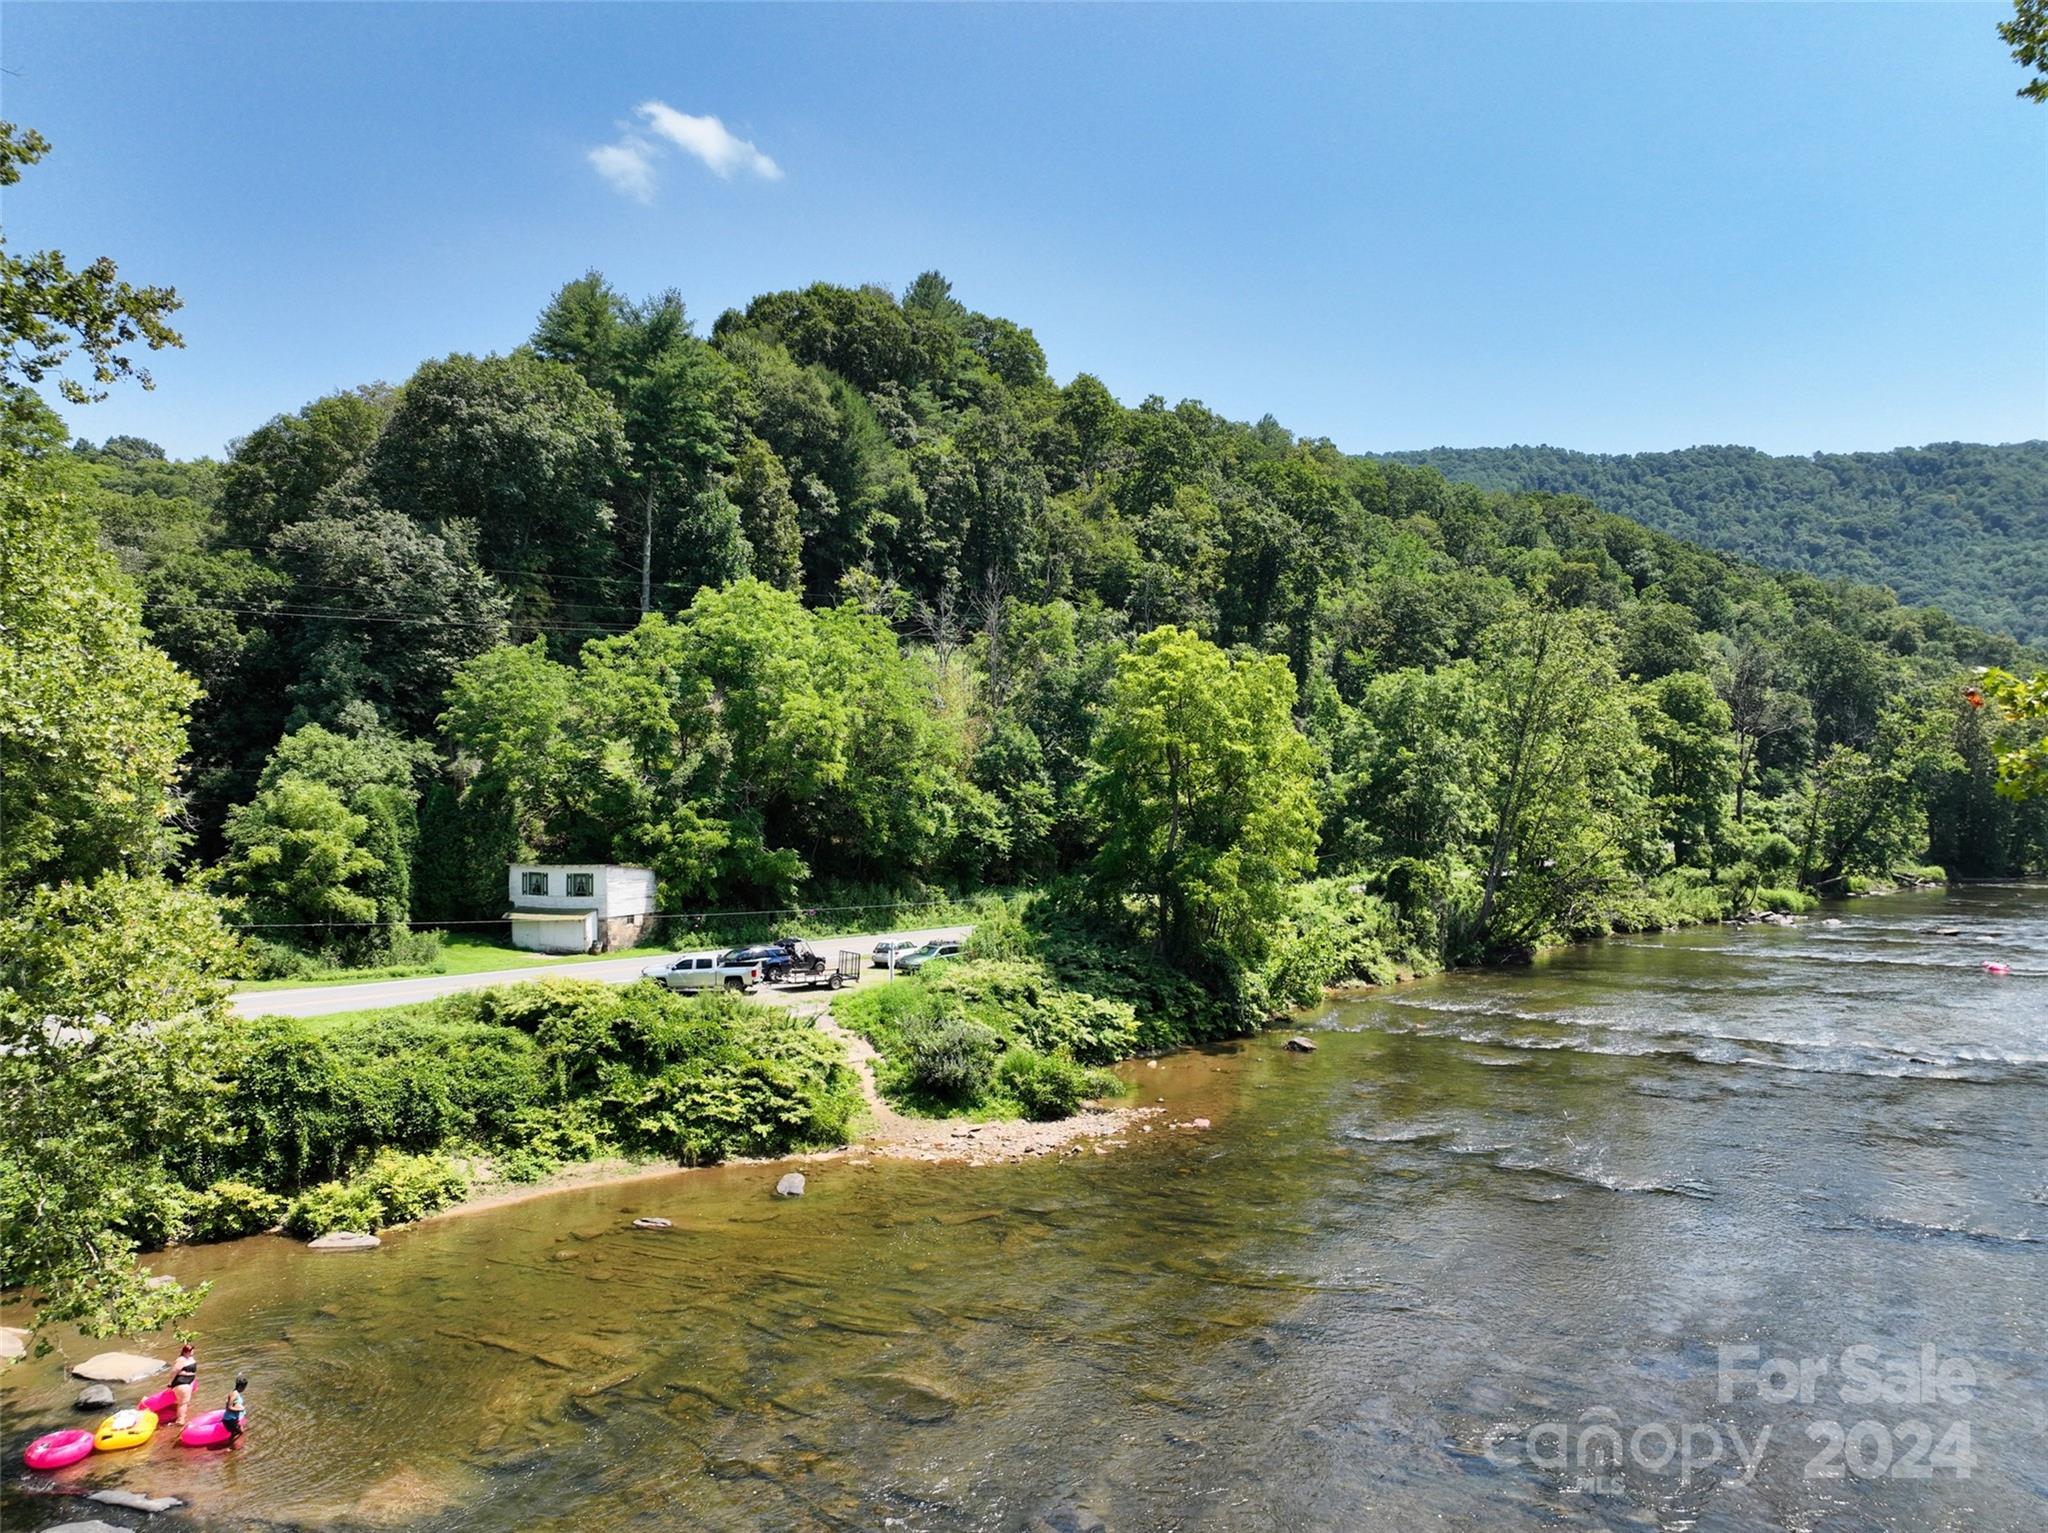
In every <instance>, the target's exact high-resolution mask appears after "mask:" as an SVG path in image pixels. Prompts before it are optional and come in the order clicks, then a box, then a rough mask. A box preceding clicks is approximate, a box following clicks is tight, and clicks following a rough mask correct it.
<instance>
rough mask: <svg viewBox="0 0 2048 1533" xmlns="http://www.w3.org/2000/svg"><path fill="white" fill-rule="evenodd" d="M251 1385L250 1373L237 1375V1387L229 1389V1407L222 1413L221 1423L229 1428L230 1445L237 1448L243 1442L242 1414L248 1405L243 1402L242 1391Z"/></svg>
mask: <svg viewBox="0 0 2048 1533" xmlns="http://www.w3.org/2000/svg"><path fill="white" fill-rule="evenodd" d="M248 1387H249V1375H248V1374H246V1373H238V1374H236V1375H235V1387H234V1388H233V1389H231V1390H230V1391H228V1403H227V1408H226V1409H224V1410H223V1411H222V1412H221V1413H220V1424H221V1425H222V1426H223V1427H225V1428H227V1434H228V1446H229V1447H230V1448H235V1447H239V1446H241V1442H242V1416H243V1413H244V1412H245V1411H247V1410H248V1406H246V1405H245V1404H243V1402H242V1391H243V1390H245V1389H247V1388H248Z"/></svg>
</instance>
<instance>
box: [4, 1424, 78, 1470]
mask: <svg viewBox="0 0 2048 1533" xmlns="http://www.w3.org/2000/svg"><path fill="white" fill-rule="evenodd" d="M91 1452H92V1433H90V1432H88V1431H86V1430H85V1429H84V1428H83V1427H75V1428H73V1429H72V1430H71V1431H69V1432H51V1433H49V1434H47V1435H46V1436H43V1437H38V1438H37V1439H36V1440H35V1441H34V1442H32V1443H30V1444H29V1445H28V1447H27V1449H25V1450H24V1451H23V1453H22V1455H21V1461H22V1462H23V1463H24V1464H26V1465H28V1467H29V1468H31V1469H62V1468H63V1467H64V1466H65V1465H66V1464H75V1463H77V1462H78V1461H79V1460H80V1459H82V1458H85V1457H87V1456H88V1455H90V1454H91Z"/></svg>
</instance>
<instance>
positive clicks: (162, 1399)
mask: <svg viewBox="0 0 2048 1533" xmlns="http://www.w3.org/2000/svg"><path fill="white" fill-rule="evenodd" d="M135 1408H136V1409H137V1410H138V1411H155V1412H156V1419H157V1420H158V1421H162V1420H163V1419H164V1418H165V1417H166V1416H169V1415H170V1414H172V1413H173V1412H174V1411H176V1410H177V1408H178V1392H177V1391H176V1390H175V1389H159V1390H158V1391H157V1392H156V1393H155V1394H153V1395H144V1396H143V1397H142V1398H141V1399H140V1400H137V1401H136V1402H135Z"/></svg>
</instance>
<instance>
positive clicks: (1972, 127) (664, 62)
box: [0, 0, 2048, 454]
mask: <svg viewBox="0 0 2048 1533" xmlns="http://www.w3.org/2000/svg"><path fill="white" fill-rule="evenodd" d="M2009 14H2010V10H2009V8H2008V7H2001V6H1996V5H1988V4H1987V5H1972V4H1952V5H1951V4H1941V5H1931V6H1919V5H1885V6H1875V7H1865V6H1859V5H1825V6H1819V7H1807V6H1795V5H1748V6H1739V7H1722V6H1718V5H1657V4H1634V5H1621V6H1607V5H1553V6H1509V5H1480V4H1470V5H1450V6H1438V5H1425V4H1413V5H1390V6H1379V7H1369V8H1356V9H1339V8H1334V7H1319V8H1306V9H1295V8H1277V7H1275V8H1247V9H1238V8H1222V7H1205V8H1200V9H1171V8H1165V7H1125V8H1103V9H1068V8H1055V7H1033V8H1028V9H1007V8H968V7H938V6H909V7H901V8H891V9H868V8H861V7H835V8H788V9H784V8H775V7H763V6H726V7H713V8H702V9H699V8H690V7H681V6H673V7H671V6H652V5H649V6H636V7H627V8H613V7H608V6H596V5H590V6H575V7H563V8H555V7H540V6H510V5H474V6H457V5H446V6H426V5H400V6H348V5H295V6H266V5H236V6H225V7H209V6H195V5H149V6H145V5H128V6H98V5H89V4H66V5H50V4H38V3H21V0H9V4H8V5H7V13H6V26H5V32H4V36H0V64H4V66H5V67H6V68H7V69H8V70H9V71H10V73H9V74H8V75H7V76H5V77H4V78H0V86H4V90H5V111H6V115H7V116H8V117H9V118H10V119H13V120H16V121H19V122H23V123H27V124H31V125H33V126H35V127H37V128H39V129H40V130H41V131H42V132H43V133H44V134H45V135H46V136H47V137H49V138H50V139H51V140H52V142H53V144H54V145H55V152H54V153H53V154H52V155H51V157H50V158H49V159H48V160H46V161H45V162H44V163H43V165H42V166H40V167H37V168H36V169H34V170H32V171H31V172H30V173H29V176H28V179H26V180H25V181H24V182H23V183H22V184H21V185H20V186H18V187H15V188H13V189H11V190H10V192H9V193H8V196H7V200H6V207H5V216H6V231H7V237H8V240H9V242H10V246H11V247H12V248H14V249H17V250H22V249H28V248H41V247H44V246H56V247H57V248H60V249H62V250H64V251H66V252H67V253H69V254H71V255H72V256H74V257H78V258H83V257H88V256H93V255H99V254H109V255H113V256H114V257H116V259H117V260H119V261H120V263H121V266H122V271H123V274H124V275H126V276H128V277H130V278H131V279H132V280H136V281H151V282H165V283H171V284H174V285H175V286H176V287H177V288H178V289H179V291H180V292H181V293H182V294H183V295H184V297H185V299H186V305H187V306H186V309H185V312H184V314H183V315H182V317H181V322H182V326H183V328H184V330H185V333H186V337H187V340H188V343H189V349H188V350H186V351H185V352H183V353H178V354H172V355H168V356H164V357H160V358H158V359H157V361H156V363H155V371H156V374H157V379H158V388H157V390H156V392H155V393H154V394H147V395H145V394H141V393H139V392H136V391H133V390H130V391H127V392H124V393H122V394H120V395H117V396H116V398H115V399H114V400H112V401H110V402H108V403H106V404H102V405H98V406H94V407H92V408H90V409H88V410H78V411H74V412H72V415H71V418H72V424H73V426H74V428H75V429H76V430H78V431H81V432H84V433H87V434H90V435H91V436H93V437H95V438H98V437H103V436H106V435H108V434H110V433H115V432H134V433H137V434H140V435H145V436H148V437H151V438H153V439H155V440H157V441H160V442H162V443H164V444H165V445H166V446H168V447H169V448H171V449H172V450H173V451H174V452H177V453H182V454H191V453H200V452H214V453H218V452H219V451H221V450H222V448H223V446H224V444H225V443H226V442H227V441H228V440H229V439H231V438H232V437H234V436H236V435H237V434H239V433H241V432H244V431H246V430H248V429H250V428H251V427H253V426H255V425H257V424H259V423H260V422H262V421H263V420H264V419H266V418H267V417H269V416H270V415H272V414H275V413H276V412H278V411H280V410H289V409H293V408H296V407H297V406H298V405H300V404H302V403H304V402H305V401H306V400H308V399H310V398H313V397H315V396H316V395H318V394H321V393H324V392H326V391H329V390H331V389H335V388H338V387H343V386H346V385H350V384H355V383H361V382H367V381H370V380H373V379H380V378H381V379H388V380H391V381H394V382H396V381H400V380H402V379H403V378H404V377H405V376H406V375H407V374H408V373H409V372H410V371H411V370H412V368H413V367H414V366H415V365H416V364H417V363H418V362H419V361H420V360H421V359H422V358H424V357H427V356H430V355H435V356H437V355H443V354H445V353H448V352H451V351H488V350H499V349H504V348H508V347H510V346H513V345H516V344H517V343H518V342H520V341H521V340H522V339H524V338H525V336H526V335H527V334H528V332H529V331H530V329H531V326H532V321H533V317H534V315H535V313H536V312H537V311H538V310H539V308H540V307H541V305H542V304H543V303H544V302H545V300H546V299H547V297H548V295H549V293H550V292H551V291H552V290H553V289H554V288H555V287H556V286H557V285H559V284H560V283H561V282H562V281H564V280H566V279H567V278H570V277H573V276H575V275H577V274H578V273H580V272H581V271H583V270H584V269H586V268H587V267H591V266H595V267H598V268H600V269H601V270H603V271H604V272H605V273H606V274H607V275H609V276H610V277H611V278H612V279H613V280H614V281H615V282H617V283H618V284H619V285H620V286H621V287H623V288H625V289H626V290H628V291H630V292H633V293H636V294H637V293H643V292H649V291H653V290H656V289H659V288H664V287H669V286H674V287H676V288H678V289H680V290H681V291H682V293H683V295H684V297H685V299H686V300H687V302H688V304H689V306H690V310H691V312H692V313H693V315H695V316H696V318H697V321H698V324H699V328H700V329H702V330H708V328H709V325H710V322H711V321H712V320H713V319H714V318H715V317H716V316H717V314H718V313H719V312H720V311H721V310H722V309H724V308H726V307H728V306H731V305H734V304H738V303H743V302H744V301H745V300H746V299H747V298H748V297H749V296H751V295H752V294H754V293H757V292H761V291H765V290H769V289H773V288H778V287H786V286H793V285H798V284H802V283H805V282H808V281H812V280H816V279H820V278H823V279H828V280H832V281H839V282H862V281H879V282H883V283H886V284H888V285H890V286H891V287H893V288H896V289H898V290H900V289H901V287H902V286H903V284H904V283H905V282H907V281H908V280H909V279H910V278H911V277H912V276H914V275H915V274H916V273H917V272H919V271H920V270H923V269H925V268H927V267H934V266H935V267H938V268H939V269H940V270H942V271H944V272H945V273H946V275H947V276H949V277H950V278H951V279H952V280H953V283H954V289H955V292H956V293H957V294H958V295H959V296H961V297H962V298H964V299H965V300H966V301H967V302H968V303H970V304H972V305H973V306H974V307H977V308H980V309H983V310H986V311H988V312H991V313H997V314H1003V315H1006V316H1008V317H1010V318H1012V319H1015V320H1017V321H1019V322H1020V323H1023V324H1027V325H1029V326H1031V327H1032V328H1033V329H1034V330H1035V331H1036V333H1037V335H1038V338H1039V340H1040V341H1041V342H1042V343H1043V344H1044V346H1045V349H1046V353H1047V356H1048V357H1049V359H1050V361H1051V364H1052V367H1053V371H1054V373H1055V375H1056V376H1057V377H1059V378H1060V379H1062V380H1065V379H1067V378H1069V377H1071V376H1072V375H1073V374H1074V373H1076V372H1080V371H1088V372H1093V373H1095V374H1097V375H1098V376H1099V377H1101V378H1102V379H1103V380H1104V381H1105V382H1106V383H1108V384H1109V386H1110V387H1111V388H1112V389H1113V390H1114V391H1115V392H1116V393H1117V394H1118V396H1119V397H1121V398H1123V399H1124V400H1125V401H1126V402H1136V401H1137V400H1138V399H1141V398H1142V397H1144V396H1145V395H1146V394H1149V393H1155V392H1156V393H1160V394H1163V395H1165V396H1166V397H1167V398H1168V399H1179V398H1182V397H1194V398H1199V399H1202V400H1204V401H1205V402H1207V403H1208V404H1209V405H1210V406H1211V407H1212V408H1215V409H1218V410H1221V411H1223V412H1225V413H1227V414H1229V415H1232V416H1237V417H1241V418H1247V419H1255V418H1257V417H1258V416H1259V415H1261V414H1264V413H1266V412H1268V411H1270V412H1272V413H1273V414H1274V415H1276V416H1277V417H1278V418H1279V419H1280V420H1281V421H1282V422H1283V423H1285V424H1286V425H1288V426H1289V427H1291V428H1293V429H1295V430H1296V431H1299V432H1301V433H1303V434H1306V435H1326V436H1329V437H1331V438H1333V439H1334V440H1335V441H1336V442H1337V443H1338V444H1339V445H1341V446H1343V447H1346V448H1349V449H1353V450H1369V449H1391V448H1403V447H1425V446H1435V445H1442V444H1448V445H1454V446H1483V445H1499V444H1505V443H1509V442H1537V441H1547V442H1551V443H1554V444H1556V445H1560V446H1567V447H1577V448H1584V449H1588V450H1595V451H1633V450H1640V449H1651V448H1664V447H1681V446H1687V445H1691V444H1693V443H1699V442H1743V443H1748V444H1752V445H1756V446H1761V447H1764V448H1766V449H1769V450H1771V451H1777V452H1810V451H1814V450H1818V449H1826V450H1841V449H1852V448H1885V447H1892V446H1898V445H1903V444H1909V443H1921V442H1927V441H1936V440H1949V439H1958V438H1961V439H1969V440H1989V441H2001V440H2016V439H2020V438H2025V437H2040V436H2048V107H2041V106H2037V105H2033V104H2030V103H2027V102H2023V101H2020V100H2018V99H2017V98H2015V96H2014V94H2013V92H2014V90H2015V89H2016V88H2017V87H2018V85H2019V84H2020V83H2021V80H2022V78H2023V76H2022V73H2021V71H2020V69H2019V67H2018V66H2017V65H2015V64H2014V63H2013V62H2012V61H2011V60H2010V59H2009V58H2008V57H2007V55H2006V52H2005V49H2004V46H2003V45H2002V44H2001V43H2000V42H1999V40H1998V38H1997V35H1996V33H1995V31H1994V27H1995V24H1996V23H1997V21H1998V20H1999V19H2000V18H2001V16H2002V15H2009ZM650 103H658V104H659V105H660V107H662V108H664V109H666V112H667V114H668V115H666V116H664V115H663V114H662V112H661V111H652V112H641V111H640V110H639V109H640V108H642V107H643V106H646V105H648V104H650ZM713 118H715V119H716V120H717V122H716V123H715V124H710V123H707V122H705V121H704V119H713ZM664 130H666V131H664ZM599 150H607V151H608V152H606V153H604V154H601V155H600V156H599V159H598V161H596V162H594V161H593V159H592V154H593V151H599Z"/></svg>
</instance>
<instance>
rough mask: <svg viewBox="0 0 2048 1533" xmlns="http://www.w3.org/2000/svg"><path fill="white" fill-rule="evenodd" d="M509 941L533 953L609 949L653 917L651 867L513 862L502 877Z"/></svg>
mask: <svg viewBox="0 0 2048 1533" xmlns="http://www.w3.org/2000/svg"><path fill="white" fill-rule="evenodd" d="M505 883H506V890H505V892H506V893H507V894H508V895H510V896H511V899H512V908H511V909H510V910H508V911H507V912H506V913H505V919H506V920H508V921H510V922H511V923H512V945H513V946H514V947H520V948H525V949H527V950H528V951H529V952H534V953H609V952H611V951H613V950H614V949H617V948H628V947H631V946H632V945H633V944H634V943H636V942H638V941H639V940H640V938H641V937H642V936H643V935H644V934H645V933H646V932H647V930H648V929H649V927H650V926H651V925H652V924H653V922H654V920H655V914H654V870H653V869H652V868H622V867H618V866H616V865H614V864H611V863H604V862H575V863H562V862H515V863H513V864H512V867H511V869H510V871H509V872H508V873H507V875H506V879H505Z"/></svg>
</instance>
